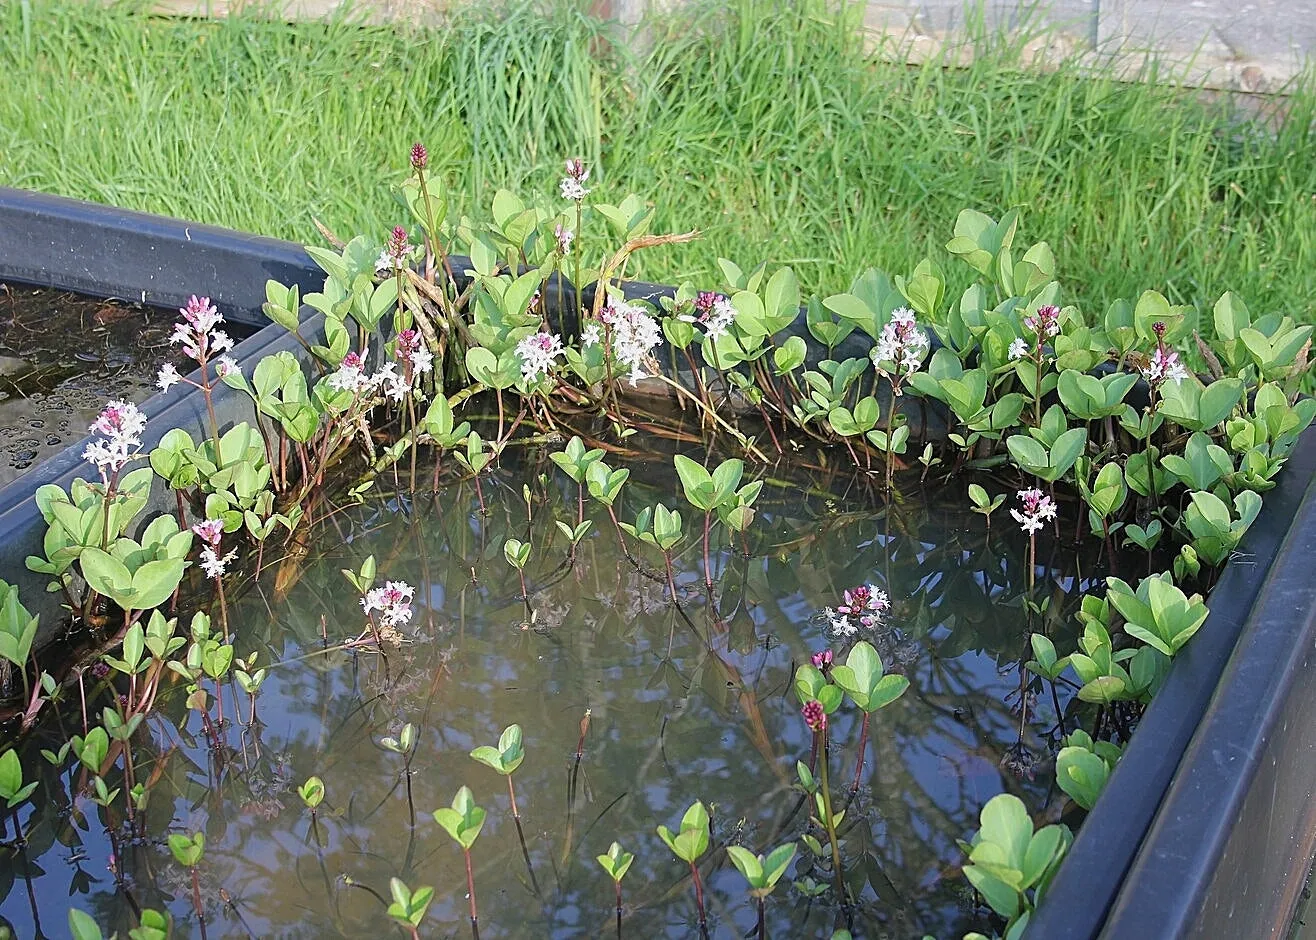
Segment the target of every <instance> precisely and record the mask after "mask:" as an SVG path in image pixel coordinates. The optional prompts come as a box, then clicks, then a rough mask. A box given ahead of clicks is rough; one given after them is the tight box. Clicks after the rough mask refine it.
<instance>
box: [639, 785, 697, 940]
mask: <svg viewBox="0 0 1316 940" xmlns="http://www.w3.org/2000/svg"><path fill="white" fill-rule="evenodd" d="M709 824H710V822H709V818H708V810H707V809H706V808H705V807H704V804H703V803H702V802H700V801H699V800H696V801H695V802H693V803H691V804H690V808H689V809H687V810H686V811H685V814H684V815H682V816H681V824H680V826H679V828H678V829H677V831H676V832H672V830H670V829H668V828H667V827H666V826H659V827H658V837H659V838H660V839H662V840H663V842H664V843H666V845H667V847H668V848H669V849H671V850H672V854H673V855H675V856H676V857H677V858H678V859H680V860H681V861H683V862H685V863H686V864H687V865H689V866H690V880H691V881H692V882H693V884H694V888H695V907H696V909H697V910H698V911H699V932H700V934H701V935H702V936H703V937H704V938H705V940H707V937H708V915H707V913H706V912H705V909H704V883H703V881H702V879H700V877H699V866H698V865H696V864H695V863H696V862H697V861H699V858H700V856H702V855H703V854H704V853H705V852H707V851H708V842H709V828H708V827H709ZM617 883H618V885H620V879H617Z"/></svg>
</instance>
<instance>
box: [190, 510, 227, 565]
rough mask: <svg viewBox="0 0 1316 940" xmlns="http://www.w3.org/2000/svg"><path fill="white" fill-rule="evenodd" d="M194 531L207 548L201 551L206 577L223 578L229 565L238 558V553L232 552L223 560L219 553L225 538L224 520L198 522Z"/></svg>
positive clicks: (193, 528)
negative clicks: (220, 544) (220, 543)
mask: <svg viewBox="0 0 1316 940" xmlns="http://www.w3.org/2000/svg"><path fill="white" fill-rule="evenodd" d="M192 531H193V532H195V533H196V535H197V538H199V539H201V541H203V542H205V543H206V547H205V548H203V549H201V569H202V570H203V571H204V572H205V573H206V577H208V578H222V577H223V576H224V572H226V571H227V570H228V566H229V563H230V562H232V561H233V559H234V558H235V557H236V556H237V552H236V551H232V552H229V553H228V554H227V555H225V556H224V557H222V558H221V557H220V556H219V552H218V551H217V549H218V548H219V540H220V539H222V538H223V537H224V522H223V520H222V519H207V520H206V521H205V522H198V523H197V524H196V525H194V526H192Z"/></svg>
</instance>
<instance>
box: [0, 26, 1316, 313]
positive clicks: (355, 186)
mask: <svg viewBox="0 0 1316 940" xmlns="http://www.w3.org/2000/svg"><path fill="white" fill-rule="evenodd" d="M652 37H653V39H654V42H653V44H652V47H651V48H652V51H650V52H648V53H645V54H642V55H637V56H633V57H632V56H631V55H630V54H629V53H624V52H622V51H620V50H618V49H617V48H615V47H614V46H613V45H612V44H611V43H610V41H609V39H608V33H607V30H606V28H605V27H603V26H602V25H600V24H599V23H598V22H596V21H593V20H591V19H589V18H587V17H585V16H583V15H581V14H579V13H576V12H572V11H571V10H569V9H566V8H556V7H555V8H551V9H547V10H540V11H538V12H537V11H535V10H534V9H532V8H530V7H526V6H513V7H509V8H507V9H506V10H504V11H503V14H502V15H501V16H492V15H488V14H484V15H482V14H478V13H467V14H461V15H459V16H458V17H457V18H456V19H455V21H454V22H453V23H452V24H451V25H450V26H449V27H448V28H445V29H442V30H437V31H428V32H427V31H421V30H418V29H406V28H396V29H393V28H381V27H358V26H354V25H352V24H350V23H346V22H340V23H331V24H301V25H286V24H283V23H278V22H268V21H261V20H258V19H255V18H251V17H241V18H236V19H231V20H227V21H220V22H206V21H196V20H184V19H162V18H154V17H149V16H146V15H143V14H141V13H139V12H134V11H133V10H132V9H131V8H125V7H116V8H113V9H105V8H102V7H101V6H99V5H98V4H96V3H81V2H79V3H68V2H64V0H56V2H47V0H32V2H31V3H30V5H29V4H28V3H27V2H23V3H19V2H13V3H7V4H0V74H3V75H4V76H5V86H4V94H3V95H0V183H3V184H6V185H11V186H21V187H27V188H31V189H37V190H44V191H49V192H54V193H60V194H63V195H68V196H77V197H82V198H86V199H92V200H96V201H99V202H106V203H113V204H115V205H120V206H126V207H131V208H135V209H142V210H146V211H151V212H163V213H168V214H171V215H176V216H181V217H185V218H189V219H193V220H197V221H203V222H211V223H217V224H221V225H228V226H232V227H235V228H239V229H245V230H248V231H253V232H261V233H265V234H270V235H278V236H282V237H286V238H293V239H298V240H303V241H306V240H310V241H319V237H318V235H317V234H316V231H315V228H314V225H313V222H312V219H313V218H318V219H320V220H322V221H324V222H325V224H327V225H328V226H329V227H330V228H332V229H333V230H335V231H337V232H339V233H354V232H367V233H371V234H373V235H374V236H376V237H378V238H379V239H380V240H382V239H383V238H384V236H385V234H386V232H387V229H388V228H389V227H390V226H391V225H392V224H394V223H395V222H397V221H399V220H402V219H403V216H402V215H401V213H400V212H399V211H398V207H397V204H396V203H395V201H394V199H393V196H392V195H391V193H390V184H391V183H393V182H395V181H397V180H398V179H400V178H401V176H402V175H403V174H404V172H405V169H406V167H405V164H406V154H407V150H408V147H409V146H410V144H411V142H412V141H413V140H414V139H421V140H424V141H425V142H426V143H427V144H428V145H429V147H430V150H431V153H432V155H433V160H434V162H435V164H436V166H437V168H438V172H440V173H441V174H442V175H443V177H444V178H445V179H446V181H447V183H448V185H449V186H450V187H451V188H452V191H453V192H452V199H453V203H454V205H455V206H456V207H457V208H458V209H459V210H460V211H462V212H465V213H467V214H470V215H485V214H487V206H488V204H489V202H490V200H491V199H492V196H493V192H494V190H495V189H496V188H497V187H499V186H506V187H510V188H513V189H515V190H517V191H518V192H520V193H522V194H531V193H536V192H537V193H539V194H541V196H542V198H543V199H544V200H545V201H546V202H550V203H553V204H556V202H557V198H556V181H557V178H558V176H559V175H560V163H559V161H560V158H561V157H563V156H564V155H582V156H584V157H585V158H586V159H587V160H589V161H590V162H591V163H592V164H593V165H594V166H595V172H594V176H593V178H592V183H594V185H595V186H596V190H595V192H596V195H598V196H601V197H604V198H607V199H609V201H615V200H616V199H619V198H620V197H621V196H622V195H624V194H625V193H626V192H629V191H634V192H637V193H639V194H641V195H643V196H645V197H646V198H648V199H651V200H652V201H653V202H654V204H655V205H656V206H657V209H658V224H659V228H660V229H663V230H685V229H688V228H698V229H700V230H701V231H703V232H704V233H705V236H706V237H705V239H704V240H703V242H702V243H699V244H697V245H694V246H682V247H678V248H675V249H671V250H659V251H655V252H652V253H650V254H649V255H648V256H647V257H645V258H644V259H643V260H642V262H641V266H640V267H639V268H638V269H635V268H633V269H632V271H631V273H632V274H635V275H640V276H644V277H646V278H649V279H652V280H669V281H670V280H679V279H683V278H687V277H688V278H692V279H695V280H696V281H699V282H701V283H704V284H712V283H715V282H716V281H717V277H716V273H715V272H716V266H715V260H714V259H715V258H716V257H718V256H719V255H721V256H726V257H730V258H733V259H735V260H737V261H739V262H741V263H742V264H753V263H755V262H757V261H759V260H764V259H768V260H772V261H774V262H785V263H790V264H792V265H793V266H794V267H795V268H796V270H797V272H798V273H799V275H800V277H801V280H802V281H803V282H804V284H805V286H806V287H807V288H808V289H816V290H821V291H836V290H842V289H844V288H845V287H846V286H847V285H848V283H849V280H850V278H851V276H852V275H854V274H856V273H858V272H859V271H861V270H862V269H864V268H866V267H869V266H877V267H881V268H883V269H884V270H887V271H890V272H893V273H899V272H902V271H907V270H908V269H909V268H910V267H912V265H913V264H914V263H915V262H916V261H917V260H918V259H919V258H920V257H922V256H923V255H924V254H925V253H927V252H929V251H933V252H936V253H938V255H939V257H941V258H942V259H943V260H944V257H945V256H944V254H943V253H942V250H941V246H942V245H944V243H945V242H946V240H947V238H948V237H949V235H950V231H951V227H952V225H953V222H954V218H955V215H956V213H957V212H958V210H959V209H961V208H963V207H966V206H970V207H974V208H978V209H981V210H983V211H986V212H989V213H992V214H999V213H1000V212H1001V211H1002V210H1003V209H1005V208H1008V207H1011V206H1019V207H1021V208H1022V209H1023V213H1024V236H1025V237H1026V238H1028V239H1029V240H1040V239H1045V240H1047V241H1049V242H1050V243H1051V245H1052V247H1053V248H1054V249H1055V252H1056V255H1057V257H1058V259H1059V264H1060V271H1061V274H1062V277H1063V279H1064V282H1065V285H1066V288H1067V290H1068V295H1067V296H1068V297H1070V298H1073V299H1075V300H1077V301H1078V302H1079V303H1082V304H1084V305H1086V306H1089V307H1094V308H1101V307H1104V305H1105V304H1106V303H1108V302H1109V301H1111V300H1112V299H1114V298H1116V297H1120V296H1133V295H1135V294H1136V293H1137V292H1138V291H1140V290H1142V289H1143V288H1147V287H1156V288H1158V289H1161V290H1163V291H1165V292H1166V293H1167V294H1168V295H1169V296H1170V297H1171V298H1172V299H1173V300H1176V301H1187V302H1194V303H1198V304H1209V303H1211V302H1212V301H1214V299H1215V297H1216V296H1218V295H1219V294H1220V293H1221V292H1223V291H1224V290H1227V289H1232V290H1236V291H1239V292H1240V293H1242V294H1243V296H1245V297H1246V298H1247V299H1248V301H1249V303H1250V304H1251V305H1252V306H1253V309H1254V311H1262V310H1266V311H1268V310H1275V309H1283V310H1285V311H1288V312H1291V313H1293V314H1295V315H1296V316H1298V317H1299V318H1301V319H1303V320H1308V321H1310V320H1313V319H1316V309H1314V308H1316V158H1314V157H1313V153H1314V152H1316V148H1314V147H1313V145H1314V144H1316V139H1314V138H1316V132H1314V130H1313V127H1314V123H1313V117H1314V116H1316V91H1313V88H1312V87H1311V86H1310V85H1307V86H1304V87H1302V88H1299V89H1297V90H1296V91H1295V94H1294V95H1293V96H1292V98H1291V99H1290V109H1289V116H1288V119H1287V120H1286V121H1284V122H1283V123H1282V124H1278V126H1276V123H1275V122H1272V124H1271V126H1270V127H1269V128H1268V129H1263V128H1261V127H1259V126H1256V125H1253V124H1249V123H1247V122H1246V121H1245V120H1242V119H1241V118H1240V116H1239V115H1238V114H1237V113H1235V112H1234V111H1233V110H1231V107H1230V104H1229V102H1228V100H1227V99H1216V101H1215V102H1214V103H1207V102H1206V101H1204V100H1203V99H1202V98H1201V97H1200V96H1197V95H1194V94H1191V93H1187V92H1184V91H1182V90H1178V89H1176V88H1174V87H1172V86H1171V85H1164V84H1161V85H1157V84H1123V83H1119V82H1115V81H1113V80H1106V79H1099V78H1098V79H1093V78H1085V77H1082V76H1081V75H1080V71H1079V69H1078V67H1077V65H1065V66H1062V67H1061V68H1059V69H1058V70H1057V71H1055V72H1052V73H1049V74H1039V73H1036V72H1032V71H1027V70H1025V69H1023V68H1021V67H1020V61H1021V54H1020V51H1019V43H1018V42H1017V41H1015V42H1011V41H1003V40H993V39H991V38H990V37H987V36H985V35H979V37H978V38H977V40H976V41H975V46H976V50H977V58H976V60H975V63H974V64H973V65H971V66H970V67H968V68H964V69H947V68H943V67H941V65H940V64H938V63H931V64H928V65H923V66H917V67H906V66H904V65H897V64H890V63H887V62H883V61H881V60H880V58H879V57H877V56H874V55H871V54H868V53H866V52H865V50H864V47H863V44H862V43H861V41H860V39H859V36H858V33H857V32H856V30H855V29H854V28H853V26H852V25H849V22H848V18H847V17H846V16H844V15H839V14H837V13H835V12H828V11H827V10H826V9H824V8H823V7H821V6H818V5H816V4H810V3H807V2H806V3H798V4H795V5H794V9H791V8H789V7H788V5H787V4H785V3H781V2H775V3H772V2H756V0H742V2H741V3H740V4H739V5H738V6H737V8H736V9H735V10H734V11H733V12H732V13H731V14H729V15H717V14H715V13H713V12H710V11H707V10H706V11H705V12H704V13H696V14H691V15H687V16H686V17H685V18H684V19H679V20H678V19H673V20H667V21H664V22H658V23H655V24H654V25H653V27H652ZM610 197H611V198H610ZM948 270H954V269H953V268H951V267H949V266H948ZM957 276H958V275H957ZM203 289H204V285H198V290H203Z"/></svg>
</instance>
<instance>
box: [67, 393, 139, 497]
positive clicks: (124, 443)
mask: <svg viewBox="0 0 1316 940" xmlns="http://www.w3.org/2000/svg"><path fill="white" fill-rule="evenodd" d="M89 430H91V431H94V432H96V433H97V434H99V435H101V437H99V438H97V439H96V440H94V441H92V442H91V443H90V444H88V445H87V447H86V449H85V450H83V452H82V459H83V460H86V461H87V462H88V463H91V464H94V465H95V467H96V469H97V470H99V471H100V474H101V479H103V480H108V479H109V478H110V475H111V474H115V473H118V472H119V471H120V470H121V469H123V465H124V464H126V463H127V462H128V461H129V460H130V459H131V458H132V457H134V456H135V455H136V454H137V451H138V449H139V448H140V447H141V444H142V432H143V431H145V430H146V415H144V414H142V412H141V411H140V410H139V409H138V407H137V406H136V405H134V404H133V403H132V402H128V401H112V402H110V403H109V404H107V405H106V406H105V408H104V410H103V411H101V413H100V415H99V416H98V417H97V418H96V420H95V421H94V422H92V425H91V427H90V428H89Z"/></svg>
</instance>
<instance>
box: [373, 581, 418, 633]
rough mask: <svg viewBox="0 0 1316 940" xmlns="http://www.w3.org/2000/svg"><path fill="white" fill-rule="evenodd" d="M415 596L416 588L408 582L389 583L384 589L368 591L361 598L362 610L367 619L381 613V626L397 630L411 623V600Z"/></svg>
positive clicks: (378, 588)
mask: <svg viewBox="0 0 1316 940" xmlns="http://www.w3.org/2000/svg"><path fill="white" fill-rule="evenodd" d="M415 594H416V590H415V588H413V587H412V586H411V585H410V584H408V583H407V582H405V581H389V582H387V583H385V585H384V586H383V587H377V588H372V589H371V590H369V591H367V592H366V596H365V597H363V598H361V609H362V610H363V611H365V614H366V616H367V617H370V615H371V614H372V613H373V612H374V611H379V624H380V626H381V627H389V628H396V627H399V626H401V625H402V624H404V623H409V622H410V621H411V598H412V597H414V596H415ZM372 622H373V618H372Z"/></svg>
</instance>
